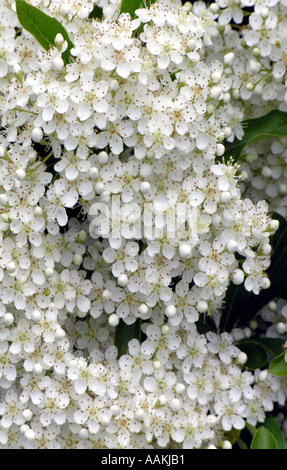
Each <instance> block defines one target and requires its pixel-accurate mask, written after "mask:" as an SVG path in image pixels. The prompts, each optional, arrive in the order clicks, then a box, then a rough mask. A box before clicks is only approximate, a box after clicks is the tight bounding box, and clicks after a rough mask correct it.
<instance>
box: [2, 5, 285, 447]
mask: <svg viewBox="0 0 287 470" xmlns="http://www.w3.org/2000/svg"><path fill="white" fill-rule="evenodd" d="M27 3H29V4H30V5H32V6H34V7H37V8H39V9H41V11H43V12H44V13H46V14H47V15H49V16H50V17H54V18H56V19H57V20H58V21H59V22H60V23H61V24H62V25H63V26H64V27H65V29H66V31H67V32H68V34H69V37H70V39H71V41H72V43H73V47H72V49H71V51H70V52H71V60H70V63H68V64H67V65H65V63H64V61H63V58H62V53H63V52H64V51H65V50H66V48H67V42H66V41H64V38H63V37H62V36H61V35H58V36H57V37H56V41H55V44H56V46H52V47H51V48H50V49H49V50H48V51H45V50H44V49H43V48H42V47H41V46H40V44H39V43H38V42H37V41H36V39H35V38H34V37H33V36H32V35H31V34H30V33H28V32H27V31H26V30H25V29H23V28H22V27H21V25H20V23H19V21H18V18H17V14H16V7H15V1H14V0H3V1H2V2H1V4H0V90H1V91H0V113H1V114H0V115H1V134H0V214H1V216H0V443H1V448H24V449H29V448H32V449H37V448H41V449H44V448H57V449H69V448H74V449H80V448H110V449H116V448H151V449H152V448H183V449H193V448H230V447H231V446H232V443H231V438H230V432H231V431H232V430H234V429H235V430H242V429H243V428H244V427H245V424H246V422H248V423H249V424H251V425H253V426H255V425H256V424H257V423H260V422H263V421H264V419H265V415H266V413H267V412H268V411H272V410H273V408H274V406H275V404H276V405H279V406H284V404H285V402H286V395H287V389H286V379H285V378H284V377H282V378H281V377H275V376H273V375H272V374H270V373H269V372H268V370H265V369H264V370H258V369H257V370H255V371H250V370H247V369H245V368H244V367H243V366H244V363H245V362H246V359H247V358H246V355H245V353H243V352H242V351H241V350H240V349H239V347H238V345H237V342H238V341H239V340H240V339H244V338H248V337H250V335H251V334H252V331H251V329H250V328H247V327H246V328H242V329H240V328H235V329H234V330H233V331H232V332H230V333H227V332H222V331H219V330H218V329H217V327H218V318H219V316H220V311H221V309H222V308H223V306H224V297H225V294H226V290H227V288H228V286H229V285H230V284H231V283H234V284H236V285H240V284H243V285H244V287H245V289H246V290H247V291H250V292H253V293H255V294H258V293H259V292H260V291H261V290H262V289H266V288H268V287H269V286H270V281H269V279H268V277H267V274H266V270H267V268H268V266H269V265H270V252H271V246H270V237H271V235H273V234H274V232H275V231H276V229H277V227H278V224H277V221H275V220H272V218H271V216H270V206H269V200H271V203H270V204H271V209H272V210H276V211H278V212H280V213H281V214H282V215H283V216H284V217H286V216H287V186H286V169H285V170H284V167H285V166H286V158H287V157H286V149H285V147H284V143H286V142H285V141H284V139H281V140H280V139H277V140H275V139H274V140H271V141H268V143H267V144H265V143H264V144H263V146H262V148H261V147H260V145H257V144H256V145H255V144H254V145H252V146H250V147H248V148H247V149H246V155H245V157H244V162H243V163H242V164H241V166H239V165H234V164H233V163H232V161H229V162H225V161H224V160H223V161H222V160H220V157H222V156H223V155H224V150H225V148H224V145H223V141H224V140H226V141H228V142H233V141H234V139H235V138H238V139H241V138H242V137H243V135H244V128H243V127H242V125H241V122H242V120H243V119H245V118H246V117H255V116H260V115H262V114H264V113H266V112H267V111H269V110H271V109H275V108H277V109H280V110H282V111H286V110H287V106H286V100H287V85H286V84H285V80H286V67H287V59H286V57H287V51H286V44H287V36H286V35H287V2H286V1H285V0H260V1H259V0H236V1H234V0H232V1H231V0H217V1H216V2H215V3H211V5H209V6H207V5H206V4H205V3H203V2H201V1H197V2H195V3H193V4H191V3H189V2H187V3H186V4H185V5H184V6H182V5H181V3H180V2H179V1H170V2H162V1H160V2H157V3H155V4H153V5H151V6H150V7H149V8H146V7H144V5H143V7H142V8H140V9H139V10H137V11H136V17H135V19H131V17H130V15H129V14H127V13H123V14H121V15H120V16H119V11H120V4H119V2H118V1H114V0H111V1H109V0H61V1H59V0H27ZM95 5H96V6H99V7H101V8H103V18H102V19H97V18H93V19H91V18H90V16H89V15H90V13H91V12H92V10H93V8H94V6H95ZM246 12H247V14H246ZM118 16H119V17H118ZM266 146H267V148H266ZM260 152H262V153H264V155H267V158H266V166H264V167H262V163H261V162H260V158H259V156H260ZM282 302H283V303H284V301H283V300H282ZM278 305H279V307H280V305H281V304H280V303H279V304H278ZM280 308H281V307H280ZM285 310H286V306H285V308H284V307H283V310H282V314H281V315H283V317H284V318H283V319H282V318H281V317H280V320H278V318H277V316H276V315H275V314H274V309H273V311H271V310H270V309H269V310H268V312H269V313H266V312H265V313H264V312H263V313H262V321H265V322H267V324H268V334H270V335H271V336H272V335H273V336H274V335H275V336H276V335H281V337H282V335H284V333H286V328H287V327H286V325H287V322H286V318H287V314H286V312H285ZM280 311H281V310H280ZM274 315H275V317H274ZM202 316H203V317H204V318H213V321H214V330H212V331H208V332H207V333H204V332H201V331H199V329H198V328H197V322H198V320H199V319H201V318H202ZM120 321H121V322H123V323H124V324H126V325H128V326H130V325H133V324H135V322H139V321H140V323H141V330H142V334H141V339H140V338H138V339H136V338H134V339H132V340H131V341H130V342H129V344H128V350H127V351H125V353H124V354H123V355H121V357H120V358H119V357H118V350H117V347H116V346H115V344H114V333H115V328H116V326H117V325H118V324H119V322H120ZM270 324H271V326H270ZM278 324H280V325H281V326H279V327H278ZM282 325H283V326H282ZM266 328H267V327H266ZM284 328H285V329H284ZM286 428H287V426H286Z"/></svg>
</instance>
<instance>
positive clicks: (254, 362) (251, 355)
mask: <svg viewBox="0 0 287 470" xmlns="http://www.w3.org/2000/svg"><path fill="white" fill-rule="evenodd" d="M284 343H285V340H284V339H280V338H258V339H244V340H242V341H239V342H238V343H237V346H238V347H239V349H240V350H241V351H243V352H245V354H247V356H248V360H247V362H246V363H245V364H244V366H245V367H247V368H248V369H251V370H255V369H262V368H263V367H264V366H265V364H266V363H267V361H268V359H269V355H270V354H271V355H272V356H274V357H275V356H277V354H280V353H281V352H282V347H283V345H284Z"/></svg>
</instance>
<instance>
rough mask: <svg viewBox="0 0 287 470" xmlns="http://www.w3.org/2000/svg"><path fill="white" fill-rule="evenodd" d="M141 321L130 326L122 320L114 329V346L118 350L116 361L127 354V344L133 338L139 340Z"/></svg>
mask: <svg viewBox="0 0 287 470" xmlns="http://www.w3.org/2000/svg"><path fill="white" fill-rule="evenodd" d="M140 336H141V320H140V319H138V320H136V321H135V322H134V323H133V324H132V325H127V324H126V323H125V322H124V321H123V320H122V319H121V320H120V323H119V324H118V326H117V327H116V331H115V339H114V344H115V346H116V347H117V348H118V359H119V358H120V357H121V356H122V355H123V354H127V352H128V343H129V341H131V340H132V339H133V338H136V339H138V340H140Z"/></svg>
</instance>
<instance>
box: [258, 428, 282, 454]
mask: <svg viewBox="0 0 287 470" xmlns="http://www.w3.org/2000/svg"><path fill="white" fill-rule="evenodd" d="M251 449H253V450H258V449H278V446H277V442H276V440H275V438H274V437H273V435H272V434H271V432H270V431H268V429H266V428H265V427H264V426H261V427H260V428H258V430H257V431H256V433H255V435H254V437H253V439H252V442H251Z"/></svg>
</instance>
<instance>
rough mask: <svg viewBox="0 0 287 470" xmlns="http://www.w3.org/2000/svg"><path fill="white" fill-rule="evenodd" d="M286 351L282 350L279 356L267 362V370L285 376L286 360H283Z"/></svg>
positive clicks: (286, 369)
mask: <svg viewBox="0 0 287 470" xmlns="http://www.w3.org/2000/svg"><path fill="white" fill-rule="evenodd" d="M285 354H286V351H283V352H282V353H281V354H280V355H279V356H277V357H275V359H273V360H272V361H271V362H270V364H269V372H270V373H271V374H273V375H279V376H281V377H286V376H287V362H286V361H285Z"/></svg>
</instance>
